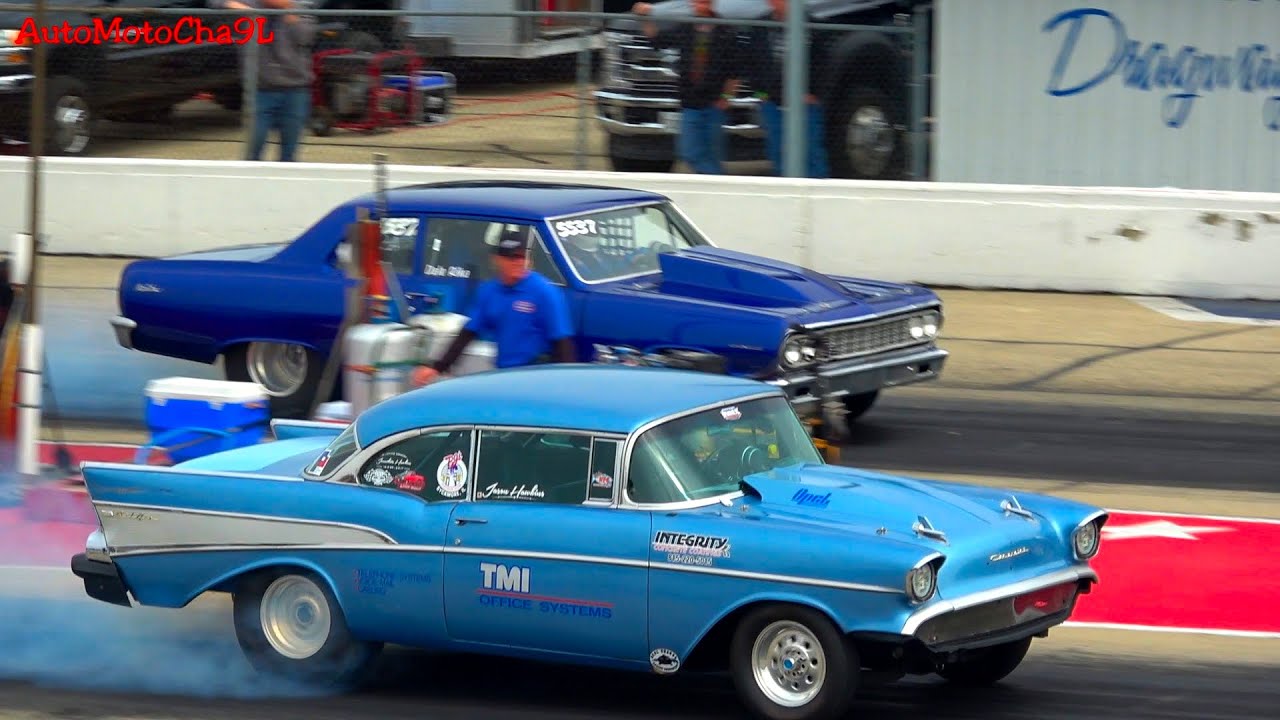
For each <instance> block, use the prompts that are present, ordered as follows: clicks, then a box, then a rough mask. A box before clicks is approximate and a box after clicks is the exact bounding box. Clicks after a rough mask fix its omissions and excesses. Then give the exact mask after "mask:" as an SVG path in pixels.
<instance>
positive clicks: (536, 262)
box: [529, 234, 568, 287]
mask: <svg viewBox="0 0 1280 720" xmlns="http://www.w3.org/2000/svg"><path fill="white" fill-rule="evenodd" d="M529 269H531V270H533V271H534V272H537V273H539V274H541V275H543V276H544V277H546V278H547V279H548V280H550V281H551V282H553V283H555V284H556V285H560V286H562V287H563V286H565V285H568V283H566V282H565V281H564V274H563V273H561V272H560V268H558V267H556V263H555V260H553V259H552V258H551V255H550V254H548V253H547V249H546V247H545V246H544V244H543V241H542V239H541V238H540V237H539V236H538V235H537V234H535V235H534V238H533V242H532V244H531V245H530V247H529Z"/></svg>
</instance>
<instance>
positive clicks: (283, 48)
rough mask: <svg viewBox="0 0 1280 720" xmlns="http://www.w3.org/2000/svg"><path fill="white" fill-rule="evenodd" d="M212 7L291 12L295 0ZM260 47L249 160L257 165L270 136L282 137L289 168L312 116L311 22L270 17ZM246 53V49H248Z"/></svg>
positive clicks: (246, 0)
mask: <svg viewBox="0 0 1280 720" xmlns="http://www.w3.org/2000/svg"><path fill="white" fill-rule="evenodd" d="M210 5H216V6H218V7H221V8H224V9H227V10H250V9H267V10H292V9H295V8H297V6H298V4H297V3H296V2H294V0H243V1H241V0H213V2H211V3H210ZM263 20H265V25H264V26H263V27H262V29H261V35H260V36H257V37H255V38H254V39H253V40H251V41H250V42H255V43H258V44H257V46H256V47H255V48H254V49H255V50H257V53H258V61H257V67H256V68H255V69H256V71H257V73H258V92H257V95H256V96H255V97H254V116H253V134H252V136H251V139H250V141H249V151H248V154H247V157H248V159H249V160H260V159H261V158H262V149H263V147H264V146H265V145H266V144H267V134H268V133H269V132H271V130H276V131H278V132H279V133H280V161H281V162H293V161H294V159H295V157H296V155H297V152H298V144H299V143H300V142H301V139H302V131H303V128H305V127H306V124H307V119H308V117H310V115H311V84H312V81H313V80H314V78H315V73H314V72H313V71H312V64H311V63H312V51H311V49H312V47H313V46H314V44H315V36H316V22H315V18H313V17H309V16H304V15H297V14H288V15H268V16H266V17H265V18H263ZM246 50H247V46H246Z"/></svg>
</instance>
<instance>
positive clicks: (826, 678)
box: [729, 605, 860, 720]
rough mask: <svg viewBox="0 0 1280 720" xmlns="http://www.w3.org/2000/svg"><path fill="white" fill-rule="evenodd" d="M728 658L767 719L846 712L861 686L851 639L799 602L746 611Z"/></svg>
mask: <svg viewBox="0 0 1280 720" xmlns="http://www.w3.org/2000/svg"><path fill="white" fill-rule="evenodd" d="M729 663H730V667H731V672H732V673H733V682H734V685H735V686H736V687H737V689H738V695H739V697H740V698H741V699H742V702H743V704H744V705H746V706H747V708H748V709H749V710H750V711H751V712H752V713H753V714H755V715H756V716H758V717H761V718H765V719H766V720H830V719H834V718H840V717H844V715H845V713H846V712H848V709H849V706H850V705H851V704H852V703H853V697H854V693H855V692H856V690H857V687H858V672H859V668H860V663H859V661H858V653H857V650H856V649H855V648H854V646H853V643H851V642H849V640H848V639H847V638H846V637H845V636H844V635H842V634H841V633H840V630H839V629H838V628H837V627H836V626H835V625H834V624H833V623H832V622H831V621H830V620H828V619H827V618H826V616H824V615H823V614H822V613H819V612H817V611H815V610H812V609H810V608H806V607H800V606H796V605H768V606H763V607H760V608H757V609H756V610H754V611H752V612H750V613H749V614H747V615H746V616H745V617H744V618H743V619H742V621H741V622H740V623H739V624H738V627H737V630H736V631H735V632H734V636H733V641H732V644H731V646H730V656H729Z"/></svg>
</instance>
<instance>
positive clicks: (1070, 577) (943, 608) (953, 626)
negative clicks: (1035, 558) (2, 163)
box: [901, 566, 1098, 652]
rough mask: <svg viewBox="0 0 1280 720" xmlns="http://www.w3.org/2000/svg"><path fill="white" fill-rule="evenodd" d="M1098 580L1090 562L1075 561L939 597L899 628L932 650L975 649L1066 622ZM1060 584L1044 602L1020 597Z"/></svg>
mask: <svg viewBox="0 0 1280 720" xmlns="http://www.w3.org/2000/svg"><path fill="white" fill-rule="evenodd" d="M1097 581H1098V574H1097V573H1096V572H1094V570H1093V569H1092V568H1090V567H1088V566H1077V567H1071V568H1067V569H1064V570H1059V571H1057V572H1054V573H1050V574H1048V575H1041V576H1039V577H1035V578H1031V579H1028V580H1024V581H1022V582H1018V583H1014V584H1012V585H1005V586H1002V587H997V588H992V589H991V590H986V591H983V592H979V593H974V594H972V595H966V596H963V597H959V598H956V599H955V600H938V601H935V602H934V603H931V604H929V605H926V606H924V607H923V608H921V609H920V610H917V611H916V612H914V613H912V614H911V616H910V617H908V618H907V620H906V622H905V623H904V624H903V626H902V630H901V634H902V635H903V636H906V637H911V638H914V639H915V640H918V641H920V643H922V644H923V645H924V646H925V647H926V648H928V649H929V650H930V651H932V652H953V651H956V650H973V649H977V648H982V647H990V646H992V645H999V644H1002V643H1007V642H1013V641H1015V640H1020V639H1022V638H1025V637H1028V636H1032V635H1036V634H1040V633H1043V632H1045V631H1047V630H1048V629H1049V628H1051V627H1053V626H1055V625H1061V624H1062V623H1064V622H1066V621H1067V619H1068V618H1069V617H1070V616H1071V614H1072V612H1074V610H1075V606H1076V601H1077V600H1078V599H1079V597H1080V595H1083V594H1085V593H1087V592H1088V591H1089V589H1090V588H1091V586H1092V585H1093V583H1096V582H1097ZM1054 588H1061V589H1062V591H1061V592H1060V593H1051V594H1053V595H1054V597H1053V599H1052V600H1048V596H1046V597H1045V598H1041V600H1048V601H1047V602H1044V606H1043V607H1041V606H1038V605H1032V604H1027V605H1026V606H1025V607H1020V602H1019V601H1020V600H1025V599H1026V598H1027V596H1028V595H1032V594H1035V593H1043V592H1046V591H1050V590H1052V589H1054Z"/></svg>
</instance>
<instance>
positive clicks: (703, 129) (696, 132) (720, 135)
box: [678, 107, 726, 175]
mask: <svg viewBox="0 0 1280 720" xmlns="http://www.w3.org/2000/svg"><path fill="white" fill-rule="evenodd" d="M724 120H725V117H724V111H723V110H721V109H720V108H718V107H708V108H699V109H696V110H695V109H692V108H685V109H683V110H681V111H680V144H679V148H678V151H679V154H680V159H681V160H684V161H685V162H687V163H689V166H690V167H692V168H693V171H694V172H696V173H700V174H702V175H723V174H724V166H723V165H721V164H720V163H721V162H723V161H724V155H725V145H726V140H725V136H724Z"/></svg>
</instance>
